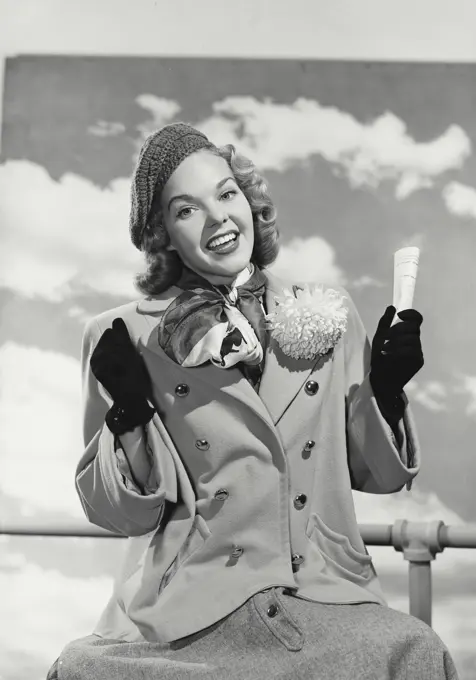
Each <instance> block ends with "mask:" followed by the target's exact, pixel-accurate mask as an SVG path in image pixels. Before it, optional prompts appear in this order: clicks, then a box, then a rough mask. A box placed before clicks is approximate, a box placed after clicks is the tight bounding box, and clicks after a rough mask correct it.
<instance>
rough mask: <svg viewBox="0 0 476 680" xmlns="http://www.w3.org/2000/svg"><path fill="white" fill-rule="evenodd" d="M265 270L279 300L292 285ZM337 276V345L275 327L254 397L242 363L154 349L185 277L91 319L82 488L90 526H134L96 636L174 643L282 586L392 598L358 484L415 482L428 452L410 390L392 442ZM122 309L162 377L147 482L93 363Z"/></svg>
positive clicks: (382, 490)
mask: <svg viewBox="0 0 476 680" xmlns="http://www.w3.org/2000/svg"><path fill="white" fill-rule="evenodd" d="M265 274H266V277H267V280H268V284H267V290H266V294H265V295H266V304H267V309H268V311H271V310H272V309H273V308H274V305H275V296H280V295H282V294H283V287H287V288H290V287H291V286H290V284H289V283H288V282H284V281H280V280H279V279H277V278H276V277H275V276H273V275H271V274H270V273H268V272H266V270H265ZM332 287H333V288H334V289H337V290H339V291H340V292H341V293H343V294H344V295H346V297H347V300H346V305H347V307H348V310H349V313H348V326H347V330H346V332H345V333H344V335H343V336H342V338H341V340H340V341H339V343H338V344H337V345H336V347H335V348H334V350H333V351H331V353H329V354H328V355H326V356H325V357H321V358H319V359H314V360H305V359H300V360H295V359H291V358H290V357H288V356H286V355H285V354H283V352H282V351H281V350H280V348H279V347H278V346H277V344H276V343H275V341H274V340H273V339H272V338H271V339H270V343H269V347H268V349H267V352H266V361H265V367H264V372H263V375H262V379H261V384H260V388H259V393H257V392H256V391H255V390H254V389H253V387H252V386H251V384H250V383H249V382H248V381H247V380H246V379H245V377H244V376H243V374H242V372H241V371H240V370H239V369H238V368H236V367H235V368H229V369H226V370H225V369H221V368H218V367H215V366H213V365H211V364H210V363H208V364H204V365H202V366H197V367H193V368H182V367H181V366H179V365H178V364H176V363H175V362H174V361H172V360H171V359H170V358H168V357H167V355H166V354H165V353H164V352H163V350H162V349H161V348H160V347H159V344H158V341H157V326H158V324H159V321H160V318H161V315H162V314H163V312H164V310H165V309H166V308H167V306H168V305H169V304H170V302H171V301H172V300H173V298H174V297H175V296H176V295H177V294H179V293H180V292H181V291H180V290H179V289H178V288H175V287H173V288H170V289H169V290H168V291H166V293H164V294H162V295H160V296H157V297H154V298H143V299H141V300H140V301H138V302H131V303H129V304H126V305H124V306H122V307H118V308H116V309H113V310H110V311H108V312H105V313H103V314H101V315H99V316H97V317H96V318H94V319H92V320H91V321H90V322H89V323H88V324H87V327H86V330H85V333H84V339H83V348H82V370H83V395H84V439H85V446H86V449H85V451H84V454H83V456H82V457H81V460H80V461H79V464H78V467H77V470H76V487H77V491H78V493H79V496H80V499H81V502H82V505H83V508H84V511H85V513H86V515H87V517H88V518H89V520H90V521H91V522H93V523H94V524H97V525H99V526H101V527H104V528H106V529H109V530H112V531H114V532H119V533H121V534H123V535H124V536H128V537H129V538H128V545H127V548H126V554H125V559H124V564H123V565H122V569H121V570H120V571H119V573H118V575H117V577H116V581H115V585H114V590H113V593H112V596H111V598H110V601H109V603H108V605H107V607H106V609H105V611H104V613H103V615H102V616H101V618H100V621H99V623H98V624H97V626H96V629H95V631H94V632H95V633H96V634H98V635H100V636H102V637H105V638H114V639H120V640H125V641H137V640H143V639H145V640H149V641H163V642H171V641H174V640H177V639H179V638H181V637H184V636H186V635H190V634H192V633H195V632H197V631H199V630H202V629H204V628H206V627H208V626H210V625H211V624H213V623H215V622H217V621H219V620H220V619H222V618H223V617H225V616H227V615H228V614H230V613H231V612H233V611H234V610H236V609H237V608H239V607H240V606H241V605H242V604H244V602H245V601H246V600H247V599H248V598H250V597H251V596H252V595H254V594H255V593H257V592H258V591H261V590H263V589H265V588H268V587H271V586H275V585H277V586H278V585H281V586H285V587H288V588H291V589H294V591H295V594H296V596H297V597H301V598H304V599H307V600H311V601H319V602H328V603H355V602H377V603H381V604H383V605H385V604H386V601H385V598H384V595H383V593H382V591H381V588H380V585H379V581H378V577H377V575H376V572H375V569H374V566H373V563H372V559H371V557H370V556H369V554H368V552H367V550H366V548H365V546H364V544H363V541H362V539H361V536H360V533H359V529H358V525H357V521H356V516H355V511H354V504H353V497H352V491H351V490H352V489H356V490H359V491H363V492H368V493H376V494H386V493H392V492H396V491H399V490H401V489H402V488H403V487H405V486H407V488H410V486H411V481H412V479H413V478H414V477H415V476H416V475H417V473H418V471H419V468H420V448H419V445H418V441H417V435H416V431H415V426H414V422H413V419H412V414H411V411H410V406H409V404H408V400H405V402H406V406H405V414H404V417H403V419H402V420H401V421H400V425H399V433H397V434H398V437H397V438H396V437H395V435H394V434H393V433H392V430H391V428H390V427H389V425H388V424H387V422H386V421H385V420H384V418H383V417H382V415H381V414H380V411H379V409H378V407H377V404H376V401H375V397H374V395H373V393H372V389H371V386H370V383H369V378H368V373H369V369H370V343H369V340H368V337H367V335H366V332H365V329H364V326H363V323H362V321H361V319H360V317H359V315H358V312H357V310H356V309H355V306H354V304H353V303H352V300H351V299H350V297H349V294H348V293H347V291H345V290H344V289H343V288H340V287H336V286H332ZM117 316H120V317H122V318H123V319H124V321H125V323H126V326H127V328H128V330H129V334H130V336H131V339H132V341H133V343H134V345H135V346H136V347H137V349H138V351H139V352H140V354H141V355H142V357H143V359H144V362H145V365H146V367H147V369H148V371H149V374H150V377H151V380H152V384H153V401H154V405H155V407H156V409H157V413H156V414H155V415H154V417H153V419H152V421H151V422H150V423H149V424H148V425H147V426H146V428H145V431H144V437H145V438H146V445H147V450H148V453H149V456H150V463H151V473H150V478H149V483H148V486H147V487H145V489H142V488H141V487H139V486H138V484H137V483H136V482H135V481H134V475H133V473H132V470H131V468H130V465H129V462H128V459H127V455H126V452H125V451H124V447H123V446H122V445H121V442H120V439H119V438H118V437H115V436H114V435H113V434H112V433H111V432H110V431H109V430H108V428H107V426H106V425H105V422H104V418H105V414H106V412H107V410H108V409H109V408H110V406H111V405H112V401H111V398H110V396H109V395H108V394H107V392H106V391H105V390H104V388H103V387H102V385H100V384H99V383H98V382H97V381H96V379H95V377H94V376H93V374H92V372H91V369H90V365H89V360H90V356H91V353H92V351H93V350H94V347H95V345H96V343H97V342H98V340H99V338H100V336H101V334H102V333H103V332H104V330H105V329H106V328H109V327H111V324H112V320H113V319H114V318H115V317H117ZM397 440H398V441H397Z"/></svg>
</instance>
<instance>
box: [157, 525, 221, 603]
mask: <svg viewBox="0 0 476 680" xmlns="http://www.w3.org/2000/svg"><path fill="white" fill-rule="evenodd" d="M211 535H212V533H211V531H210V529H209V528H208V524H207V523H206V522H205V520H204V519H203V517H202V516H201V515H199V514H196V515H195V517H194V519H193V524H192V526H191V529H190V531H189V532H188V536H187V538H186V539H185V541H184V542H183V544H182V545H181V547H180V549H179V551H178V553H177V556H176V557H175V559H174V560H173V562H172V564H171V565H170V566H169V567H168V568H167V569H166V571H165V572H164V575H163V577H162V579H161V581H160V585H159V594H160V593H161V592H162V591H163V590H164V588H166V587H167V586H168V584H169V583H170V581H171V580H172V579H173V577H174V576H175V574H176V573H177V571H178V570H179V569H181V568H182V567H183V566H184V565H185V563H186V562H187V561H188V560H189V559H190V558H191V557H192V555H194V554H195V553H196V552H197V550H200V548H201V547H202V546H203V544H204V543H205V541H206V540H207V539H208V538H209V537H210V536H211Z"/></svg>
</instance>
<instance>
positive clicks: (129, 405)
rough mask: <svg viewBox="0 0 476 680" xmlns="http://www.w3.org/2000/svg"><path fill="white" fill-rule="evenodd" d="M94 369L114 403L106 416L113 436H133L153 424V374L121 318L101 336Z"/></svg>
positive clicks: (93, 357)
mask: <svg viewBox="0 0 476 680" xmlns="http://www.w3.org/2000/svg"><path fill="white" fill-rule="evenodd" d="M90 365H91V370H92V372H93V374H94V376H95V377H96V379H97V380H98V381H99V382H100V383H101V384H102V385H103V386H104V387H105V388H106V390H107V391H108V392H109V394H110V395H111V398H112V400H113V402H114V404H113V406H112V408H111V409H109V411H108V412H107V414H106V425H107V426H108V428H109V429H110V431H111V432H112V433H113V434H124V432H132V430H134V428H135V427H137V426H138V425H145V424H146V423H148V422H149V421H150V419H151V418H152V416H153V415H154V413H155V409H154V408H152V407H151V406H150V405H149V403H148V401H147V399H148V398H150V397H151V396H152V386H151V382H150V378H149V374H148V373H147V369H146V367H145V364H144V361H143V359H142V357H141V356H140V355H139V353H138V352H137V350H136V348H135V347H134V345H133V344H132V342H131V339H130V337H129V333H128V331H127V327H126V324H125V323H124V321H123V320H122V319H121V318H117V319H114V321H113V322H112V328H108V329H107V330H105V331H104V333H103V334H102V335H101V337H100V339H99V342H98V344H97V345H96V347H95V349H94V352H93V353H92V355H91V359H90Z"/></svg>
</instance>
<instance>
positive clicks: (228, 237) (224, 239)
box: [208, 234, 236, 248]
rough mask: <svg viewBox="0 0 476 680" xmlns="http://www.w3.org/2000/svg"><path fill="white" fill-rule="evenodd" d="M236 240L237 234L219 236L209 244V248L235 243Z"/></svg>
mask: <svg viewBox="0 0 476 680" xmlns="http://www.w3.org/2000/svg"><path fill="white" fill-rule="evenodd" d="M235 239H236V234H227V235H226V236H219V237H218V238H215V239H213V241H211V242H210V243H209V244H208V247H209V248H217V247H218V246H221V245H223V243H228V241H234V240H235Z"/></svg>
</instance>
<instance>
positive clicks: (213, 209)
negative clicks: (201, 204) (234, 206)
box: [208, 203, 228, 227]
mask: <svg viewBox="0 0 476 680" xmlns="http://www.w3.org/2000/svg"><path fill="white" fill-rule="evenodd" d="M227 221H228V213H227V212H226V210H225V209H224V206H223V204H219V203H215V204H214V205H211V206H210V207H209V209H208V222H209V226H211V227H213V226H216V225H217V224H218V225H219V224H224V223H225V222H227Z"/></svg>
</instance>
